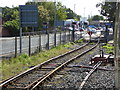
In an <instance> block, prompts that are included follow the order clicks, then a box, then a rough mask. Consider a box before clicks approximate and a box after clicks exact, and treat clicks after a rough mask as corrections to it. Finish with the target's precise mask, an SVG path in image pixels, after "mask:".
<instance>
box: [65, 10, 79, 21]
mask: <svg viewBox="0 0 120 90" xmlns="http://www.w3.org/2000/svg"><path fill="white" fill-rule="evenodd" d="M66 13H67V19H76V20H77V21H79V20H80V17H81V16H80V15H77V14H76V13H74V12H73V10H71V9H70V8H66Z"/></svg>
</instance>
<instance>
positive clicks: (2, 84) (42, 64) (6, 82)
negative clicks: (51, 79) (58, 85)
mask: <svg viewBox="0 0 120 90" xmlns="http://www.w3.org/2000/svg"><path fill="white" fill-rule="evenodd" d="M88 44H89V42H88V43H86V44H84V45H82V46H80V47H79V48H77V49H73V50H71V51H69V52H66V53H64V54H61V55H59V56H56V57H54V58H51V59H49V60H47V61H45V62H43V63H41V64H39V65H37V66H35V67H33V68H31V69H29V70H27V71H25V72H23V73H21V74H19V75H17V76H15V77H12V78H10V79H8V80H7V81H5V82H2V83H1V84H0V87H6V86H7V85H8V84H9V83H12V82H14V81H16V80H18V79H19V78H21V77H22V76H24V75H26V74H29V73H30V72H32V71H34V70H35V69H37V68H40V67H42V66H44V65H45V64H47V63H49V62H51V61H53V60H56V59H58V58H60V57H63V56H65V55H68V54H70V53H72V52H74V51H77V50H79V49H81V48H83V47H85V46H86V45H88Z"/></svg>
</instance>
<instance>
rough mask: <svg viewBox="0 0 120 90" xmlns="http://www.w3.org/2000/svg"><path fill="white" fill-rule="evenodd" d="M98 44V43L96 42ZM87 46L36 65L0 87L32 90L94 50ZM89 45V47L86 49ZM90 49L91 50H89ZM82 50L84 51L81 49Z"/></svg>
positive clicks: (92, 47)
mask: <svg viewBox="0 0 120 90" xmlns="http://www.w3.org/2000/svg"><path fill="white" fill-rule="evenodd" d="M98 43H99V42H98ZM98 43H97V44H96V45H94V46H93V45H89V43H87V44H84V45H82V46H81V47H79V48H77V49H74V50H71V51H69V52H67V53H65V54H62V55H59V56H57V57H54V58H52V59H50V60H48V61H46V62H44V63H42V64H40V65H37V66H35V67H33V68H31V69H30V70H27V71H25V72H23V73H21V74H19V75H17V76H15V77H13V78H11V79H9V80H7V81H5V82H2V83H1V84H0V87H1V88H2V89H3V90H4V89H5V90H7V89H9V90H10V89H11V90H12V89H22V90H23V89H30V90H34V89H36V88H37V87H38V85H41V84H42V83H43V82H45V81H46V80H47V79H49V78H50V77H52V76H53V75H54V74H55V72H57V71H58V70H60V69H61V68H63V67H65V66H66V65H67V64H69V63H70V62H72V61H73V60H75V59H77V58H79V57H81V56H82V55H84V54H85V53H87V52H89V51H90V50H92V49H94V48H95V47H96V46H97V45H98ZM88 45H89V47H88ZM90 47H91V48H90ZM83 48H84V49H83Z"/></svg>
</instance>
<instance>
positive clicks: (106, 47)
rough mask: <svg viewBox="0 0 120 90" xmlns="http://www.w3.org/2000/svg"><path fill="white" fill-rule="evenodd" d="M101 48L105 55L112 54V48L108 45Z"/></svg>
mask: <svg viewBox="0 0 120 90" xmlns="http://www.w3.org/2000/svg"><path fill="white" fill-rule="evenodd" d="M103 48H104V49H105V53H108V54H109V53H111V52H113V49H114V48H113V46H112V45H110V44H106V45H104V46H103Z"/></svg>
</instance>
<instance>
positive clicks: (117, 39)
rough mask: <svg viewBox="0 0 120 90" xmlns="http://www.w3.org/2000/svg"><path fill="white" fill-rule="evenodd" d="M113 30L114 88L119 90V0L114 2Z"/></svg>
mask: <svg viewBox="0 0 120 90" xmlns="http://www.w3.org/2000/svg"><path fill="white" fill-rule="evenodd" d="M116 6H117V8H116V18H115V32H114V44H115V45H114V48H115V49H114V52H115V57H114V62H115V88H116V89H117V90H120V2H119V1H117V4H116Z"/></svg>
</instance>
